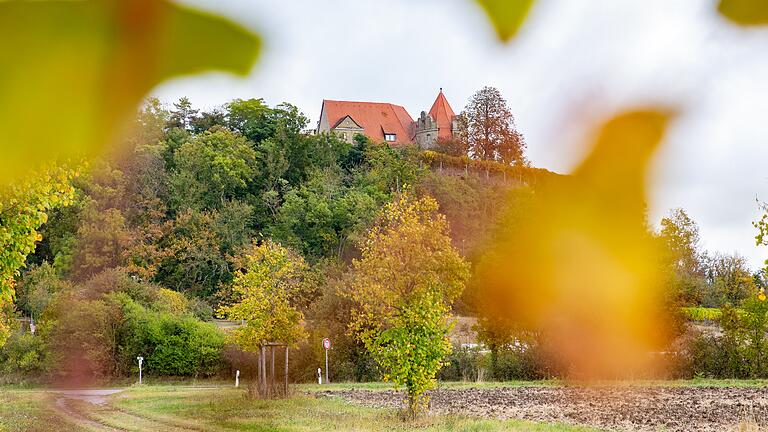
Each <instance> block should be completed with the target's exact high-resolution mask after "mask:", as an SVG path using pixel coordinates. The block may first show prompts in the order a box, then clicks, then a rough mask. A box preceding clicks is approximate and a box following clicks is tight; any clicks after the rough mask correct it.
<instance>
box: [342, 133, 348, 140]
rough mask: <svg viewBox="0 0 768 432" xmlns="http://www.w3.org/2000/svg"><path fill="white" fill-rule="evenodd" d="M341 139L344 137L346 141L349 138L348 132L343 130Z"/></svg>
mask: <svg viewBox="0 0 768 432" xmlns="http://www.w3.org/2000/svg"><path fill="white" fill-rule="evenodd" d="M341 139H343V140H344V141H346V140H347V133H346V132H342V133H341Z"/></svg>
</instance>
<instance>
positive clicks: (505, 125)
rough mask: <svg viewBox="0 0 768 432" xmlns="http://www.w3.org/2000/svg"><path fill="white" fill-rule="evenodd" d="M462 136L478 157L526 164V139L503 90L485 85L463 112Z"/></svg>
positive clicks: (460, 121)
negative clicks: (516, 122) (502, 94)
mask: <svg viewBox="0 0 768 432" xmlns="http://www.w3.org/2000/svg"><path fill="white" fill-rule="evenodd" d="M458 122H459V130H460V132H459V134H458V135H459V140H461V141H463V142H464V144H463V147H466V148H467V149H468V150H469V154H470V156H472V157H473V158H475V159H482V160H495V161H499V162H502V163H505V164H515V165H525V164H527V161H526V159H525V155H524V154H523V153H524V151H525V140H524V139H523V135H522V134H521V133H520V132H518V131H517V129H516V128H515V119H514V117H513V115H512V111H511V110H510V109H509V106H508V105H507V101H506V100H505V99H504V98H503V97H502V96H501V92H499V90H498V89H496V88H493V87H483V88H482V89H481V90H479V91H477V92H476V93H475V94H474V95H473V96H472V98H471V99H470V101H469V103H468V104H467V106H466V107H465V108H464V111H463V112H462V113H461V114H460V115H459V119H458Z"/></svg>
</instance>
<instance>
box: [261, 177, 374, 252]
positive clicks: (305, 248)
mask: <svg viewBox="0 0 768 432" xmlns="http://www.w3.org/2000/svg"><path fill="white" fill-rule="evenodd" d="M378 207H379V205H378V203H377V202H376V199H375V198H374V197H371V196H370V195H368V194H367V193H365V192H364V191H363V190H361V189H359V188H350V187H346V186H344V185H343V179H342V177H341V174H340V173H339V171H338V170H334V169H325V170H318V171H315V172H314V173H313V174H312V175H311V176H310V178H309V179H308V180H307V181H306V182H305V183H303V184H302V185H301V186H300V187H298V188H296V189H293V190H291V191H289V192H288V193H287V194H286V195H285V201H284V203H283V205H282V206H281V207H280V210H279V211H278V212H277V217H276V220H275V224H274V226H273V227H272V229H271V230H270V232H271V233H272V234H273V236H274V237H275V238H277V239H280V240H281V241H284V242H285V243H286V244H288V245H290V246H292V247H294V248H296V249H297V250H299V251H301V252H303V253H304V254H305V255H306V256H307V257H311V258H313V259H318V258H321V257H339V258H340V257H341V256H342V254H343V252H344V249H345V246H346V245H347V243H348V240H349V239H350V238H351V237H354V236H355V235H356V234H357V233H358V232H360V231H361V230H362V229H363V228H364V227H365V226H367V225H368V223H370V221H371V220H372V219H373V216H374V215H375V212H376V209H377V208H378Z"/></svg>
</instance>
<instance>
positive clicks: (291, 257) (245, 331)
mask: <svg viewBox="0 0 768 432" xmlns="http://www.w3.org/2000/svg"><path fill="white" fill-rule="evenodd" d="M307 271H308V267H307V264H306V263H305V262H304V259H303V258H302V257H301V256H300V255H296V254H295V253H293V252H291V251H290V250H288V249H286V248H284V247H282V246H281V245H280V244H278V243H275V242H273V241H271V240H265V241H263V242H262V243H261V244H260V245H255V244H254V245H253V247H252V248H251V249H250V250H249V251H248V252H247V253H246V255H245V257H244V262H243V263H242V269H241V270H239V271H238V272H237V274H236V275H235V279H234V281H233V284H232V295H233V297H234V302H233V304H232V305H229V306H224V307H222V308H221V309H220V311H219V313H220V314H221V315H223V316H225V317H227V318H228V319H231V320H245V322H246V325H245V326H244V327H241V328H238V329H236V330H235V331H234V332H233V335H232V336H233V337H232V339H233V341H234V342H235V343H236V344H237V345H238V346H239V347H241V348H242V349H243V350H245V351H251V352H258V351H259V349H260V347H261V346H263V345H264V344H265V343H267V342H283V343H287V344H290V345H294V344H296V343H297V342H299V341H300V340H302V339H303V338H305V337H306V332H305V330H304V329H303V328H302V327H301V321H302V320H303V319H304V315H303V314H302V313H301V311H300V310H299V308H298V305H299V304H302V303H304V302H305V301H306V300H307V296H308V295H307V294H308V291H309V290H311V287H308V286H307Z"/></svg>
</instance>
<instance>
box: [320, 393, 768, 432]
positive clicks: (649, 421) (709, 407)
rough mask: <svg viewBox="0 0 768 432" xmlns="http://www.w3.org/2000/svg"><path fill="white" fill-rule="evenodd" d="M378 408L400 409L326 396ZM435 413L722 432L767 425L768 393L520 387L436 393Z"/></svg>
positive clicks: (370, 399)
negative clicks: (742, 425) (740, 425)
mask: <svg viewBox="0 0 768 432" xmlns="http://www.w3.org/2000/svg"><path fill="white" fill-rule="evenodd" d="M320 395H324V396H341V397H343V398H344V399H347V400H349V401H350V402H353V403H357V404H361V405H365V406H373V407H396V406H400V404H401V403H402V402H401V401H402V399H403V394H402V393H400V392H395V391H366V390H346V391H326V392H321V393H320ZM432 410H433V412H437V413H455V414H465V415H471V416H478V417H484V418H495V419H524V420H532V421H545V422H562V423H569V424H576V425H584V426H591V427H596V428H599V429H606V430H615V431H643V432H645V431H654V432H655V431H659V430H664V431H669V432H723V431H729V430H736V428H737V427H738V425H739V424H740V423H742V422H747V423H750V424H757V425H759V426H761V427H767V426H768V388H715V387H645V388H640V387H618V388H617V387H612V388H591V387H590V388H588V387H518V388H496V389H450V390H447V389H446V390H439V391H435V392H433V393H432Z"/></svg>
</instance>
